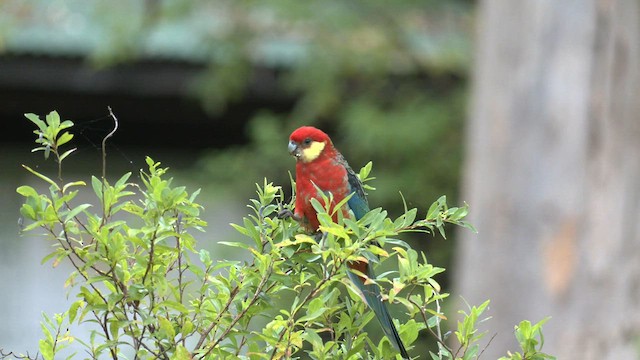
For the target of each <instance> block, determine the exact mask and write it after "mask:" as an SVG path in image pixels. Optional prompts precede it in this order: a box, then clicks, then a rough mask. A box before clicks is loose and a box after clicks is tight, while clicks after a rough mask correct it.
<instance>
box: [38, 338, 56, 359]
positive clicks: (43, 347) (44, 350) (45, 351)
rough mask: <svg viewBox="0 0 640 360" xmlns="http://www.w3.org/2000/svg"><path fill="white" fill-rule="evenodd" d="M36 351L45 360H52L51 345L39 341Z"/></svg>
mask: <svg viewBox="0 0 640 360" xmlns="http://www.w3.org/2000/svg"><path fill="white" fill-rule="evenodd" d="M38 349H40V354H42V357H43V358H44V359H45V360H53V355H54V354H53V344H51V343H49V342H48V341H46V340H44V339H40V341H39V342H38Z"/></svg>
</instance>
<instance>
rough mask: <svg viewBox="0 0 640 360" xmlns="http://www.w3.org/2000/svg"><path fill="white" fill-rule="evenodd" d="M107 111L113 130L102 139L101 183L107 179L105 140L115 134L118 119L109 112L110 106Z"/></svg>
mask: <svg viewBox="0 0 640 360" xmlns="http://www.w3.org/2000/svg"><path fill="white" fill-rule="evenodd" d="M107 109H109V115H110V116H111V117H112V118H113V130H111V132H110V133H108V134H107V136H105V137H104V139H102V180H103V181H104V179H105V178H106V177H107V139H108V138H110V137H112V136H113V134H115V133H116V131H117V130H118V118H117V117H116V116H115V115H114V114H113V111H112V110H111V106H107ZM103 186H104V183H103ZM103 190H104V189H103ZM103 194H104V192H103Z"/></svg>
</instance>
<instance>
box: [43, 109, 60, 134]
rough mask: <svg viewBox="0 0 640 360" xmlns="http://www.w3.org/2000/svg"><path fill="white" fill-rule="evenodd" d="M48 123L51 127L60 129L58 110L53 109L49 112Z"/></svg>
mask: <svg viewBox="0 0 640 360" xmlns="http://www.w3.org/2000/svg"><path fill="white" fill-rule="evenodd" d="M46 120H47V124H49V126H50V127H52V128H54V129H56V130H58V128H59V127H60V115H59V114H58V112H57V111H52V112H50V113H49V114H47V118H46Z"/></svg>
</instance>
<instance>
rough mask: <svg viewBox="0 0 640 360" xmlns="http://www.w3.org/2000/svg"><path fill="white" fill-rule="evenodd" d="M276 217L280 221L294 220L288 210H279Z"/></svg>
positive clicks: (291, 212)
mask: <svg viewBox="0 0 640 360" xmlns="http://www.w3.org/2000/svg"><path fill="white" fill-rule="evenodd" d="M276 217H277V218H278V219H280V220H284V219H288V218H294V214H293V211H291V210H289V209H286V208H284V209H280V211H278V214H277V215H276Z"/></svg>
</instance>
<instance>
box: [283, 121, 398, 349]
mask: <svg viewBox="0 0 640 360" xmlns="http://www.w3.org/2000/svg"><path fill="white" fill-rule="evenodd" d="M288 150H289V153H290V154H291V155H293V156H294V157H295V159H296V186H295V189H296V199H295V210H294V211H293V212H291V211H290V210H289V214H288V215H289V216H291V217H292V218H293V219H294V220H296V221H298V222H299V223H300V224H301V225H302V226H303V227H304V228H306V230H308V231H315V232H317V231H318V227H319V226H320V224H319V222H318V218H317V213H316V210H315V209H314V208H313V206H312V205H311V199H316V200H318V201H319V202H320V203H323V200H322V195H323V194H321V193H319V192H318V190H320V191H322V192H323V193H324V195H328V194H329V193H330V194H331V195H332V198H333V203H332V206H333V205H335V204H337V203H339V202H340V201H342V200H344V199H345V198H346V197H347V196H351V197H350V198H349V199H348V200H347V203H346V206H344V208H343V209H341V211H342V212H343V215H345V217H346V216H350V215H349V211H351V213H353V216H354V217H355V218H356V220H358V219H360V218H362V217H363V216H364V215H365V214H366V213H367V212H369V204H368V201H367V197H366V193H365V191H364V186H363V184H362V181H361V180H360V179H359V178H358V176H357V175H356V173H355V172H354V171H353V169H351V167H350V166H349V164H348V163H347V161H346V160H345V158H344V157H343V156H342V154H341V153H340V152H339V151H338V150H336V148H335V147H334V146H333V143H332V141H331V139H330V138H329V136H328V135H327V134H326V133H325V132H323V131H322V130H320V129H317V128H315V127H312V126H302V127H300V128H298V129H296V130H294V131H293V132H292V133H291V135H290V137H289V144H288ZM336 218H337V216H336ZM336 218H334V221H335V220H337V219H336ZM347 267H348V269H349V270H351V269H353V270H356V271H358V272H359V273H360V274H366V275H367V276H368V277H369V278H371V279H374V278H375V274H374V272H373V267H372V266H371V264H369V263H368V262H366V261H350V262H348V263H347ZM349 270H347V276H348V277H349V279H350V280H351V282H352V283H353V284H354V285H355V286H356V287H357V288H358V290H359V291H360V292H361V293H362V296H363V298H364V300H365V302H366V304H367V305H368V306H369V308H370V309H371V310H373V312H374V313H375V315H376V318H377V319H378V320H379V321H380V324H381V325H382V329H383V330H384V333H385V335H386V336H387V338H388V339H389V341H390V342H391V344H392V345H393V346H394V347H395V348H396V349H397V350H398V351H399V352H400V355H401V356H402V357H403V358H404V359H409V355H408V354H407V350H406V348H405V346H404V344H403V342H402V339H400V335H399V334H398V330H397V329H396V327H395V326H394V324H393V320H392V318H391V315H390V314H389V311H388V310H387V307H386V306H385V304H384V302H383V301H382V297H381V294H380V289H379V287H378V286H377V285H376V284H365V279H363V278H362V277H361V276H359V275H357V273H354V272H352V271H349Z"/></svg>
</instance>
